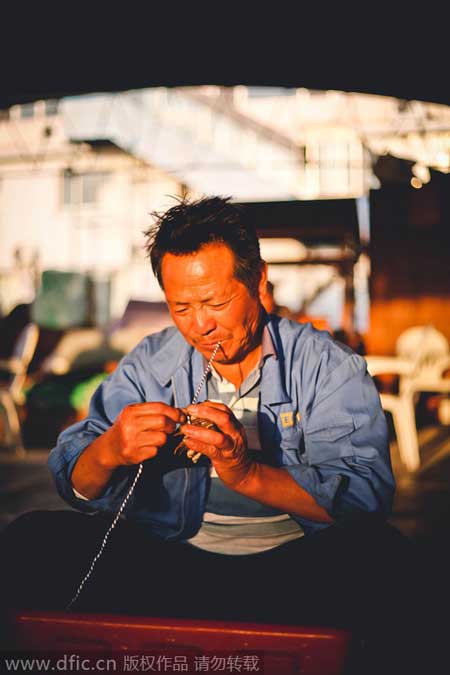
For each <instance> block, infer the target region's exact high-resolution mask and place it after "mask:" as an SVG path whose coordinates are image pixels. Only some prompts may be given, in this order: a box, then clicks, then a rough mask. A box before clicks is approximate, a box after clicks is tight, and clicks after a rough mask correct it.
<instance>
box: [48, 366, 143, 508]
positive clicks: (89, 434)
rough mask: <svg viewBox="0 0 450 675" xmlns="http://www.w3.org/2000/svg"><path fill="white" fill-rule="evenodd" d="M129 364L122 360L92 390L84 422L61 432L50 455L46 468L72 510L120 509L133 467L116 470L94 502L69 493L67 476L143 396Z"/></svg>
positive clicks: (69, 483) (132, 476) (70, 485)
mask: <svg viewBox="0 0 450 675" xmlns="http://www.w3.org/2000/svg"><path fill="white" fill-rule="evenodd" d="M132 369H133V366H132V364H131V363H130V362H129V361H128V360H127V358H125V359H124V360H123V361H122V362H121V364H120V365H119V367H118V368H117V370H116V371H115V372H114V373H113V374H112V375H110V376H109V377H108V378H106V379H105V380H104V381H103V382H102V383H101V384H100V385H99V387H98V388H97V389H96V391H95V393H94V395H93V397H92V399H91V403H90V407H89V413H88V416H87V417H86V419H84V420H82V421H81V422H78V423H77V424H74V425H72V426H71V427H68V428H67V429H65V430H64V431H63V432H62V433H61V434H60V435H59V437H58V439H57V444H56V446H55V447H54V448H53V450H52V451H51V452H50V455H49V459H48V465H49V468H50V471H51V473H52V475H53V478H54V481H55V485H56V489H57V491H58V493H59V495H60V496H61V497H62V499H64V501H66V502H67V503H69V504H70V505H71V506H73V507H74V508H76V509H78V510H80V511H85V512H88V513H92V512H98V511H106V512H115V511H117V509H118V508H119V507H120V504H121V502H122V500H123V497H124V495H125V494H126V490H127V488H128V486H129V485H131V482H132V480H133V478H134V474H135V472H136V471H137V467H131V469H130V467H119V468H118V469H116V470H115V472H114V473H113V476H112V478H111V480H110V482H109V484H108V486H107V488H106V489H105V492H104V493H103V494H102V495H101V497H99V498H98V499H91V500H85V499H80V498H79V497H77V496H76V495H75V493H74V491H73V486H72V481H71V475H72V471H73V469H74V467H75V464H76V463H77V461H78V458H79V456H80V455H81V453H82V452H83V451H84V450H85V448H87V447H88V446H89V445H90V444H91V443H92V442H93V441H95V440H96V438H98V437H99V436H100V435H101V434H103V433H104V432H105V431H107V430H108V429H109V428H110V427H111V425H112V424H113V422H114V420H115V419H116V417H117V416H118V414H119V413H120V412H121V410H122V409H123V408H125V407H126V406H127V405H130V404H132V403H141V402H143V400H144V397H143V393H142V391H141V390H140V388H139V385H138V378H136V377H133V373H132V372H131V370H132Z"/></svg>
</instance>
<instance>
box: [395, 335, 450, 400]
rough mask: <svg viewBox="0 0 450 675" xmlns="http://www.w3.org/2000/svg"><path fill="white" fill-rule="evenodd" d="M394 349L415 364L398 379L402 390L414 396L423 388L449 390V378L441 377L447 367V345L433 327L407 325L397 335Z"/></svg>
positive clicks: (449, 358) (449, 354) (449, 357)
mask: <svg viewBox="0 0 450 675" xmlns="http://www.w3.org/2000/svg"><path fill="white" fill-rule="evenodd" d="M396 352H397V354H398V355H399V356H400V357H401V358H404V359H408V360H410V361H411V362H412V363H413V364H414V368H413V369H412V370H411V372H409V373H406V374H405V375H404V376H402V377H401V378H400V391H401V393H408V394H410V395H411V396H413V397H415V395H416V394H417V393H419V392H422V391H424V392H426V391H429V392H437V393H449V392H450V377H444V373H445V371H446V370H449V369H450V346H449V344H448V340H447V338H446V337H445V335H443V334H442V333H440V332H439V331H438V330H436V328H434V326H431V325H428V326H414V327H413V328H408V330H406V331H405V332H404V333H402V334H401V335H400V337H399V338H398V340H397V344H396Z"/></svg>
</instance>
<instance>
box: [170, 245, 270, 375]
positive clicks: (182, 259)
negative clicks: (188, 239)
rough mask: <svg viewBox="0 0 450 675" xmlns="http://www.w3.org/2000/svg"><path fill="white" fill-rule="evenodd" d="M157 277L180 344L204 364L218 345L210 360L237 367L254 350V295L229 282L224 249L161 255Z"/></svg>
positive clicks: (229, 260) (230, 257) (229, 261)
mask: <svg viewBox="0 0 450 675" xmlns="http://www.w3.org/2000/svg"><path fill="white" fill-rule="evenodd" d="M161 276H162V281H163V286H164V292H165V295H166V299H167V303H168V306H169V310H170V313H171V315H172V318H173V320H174V322H175V325H176V326H177V328H178V330H179V331H180V333H181V334H182V335H183V337H184V338H185V340H186V341H187V342H188V343H189V344H191V345H192V346H193V347H195V348H196V349H197V350H198V351H199V352H201V353H202V354H203V355H204V356H205V357H206V358H209V357H210V356H211V352H212V351H213V349H214V347H215V345H216V344H217V342H218V341H219V340H220V342H221V346H220V349H219V352H218V354H217V357H216V360H217V361H218V362H222V363H238V362H239V361H240V360H241V359H242V358H244V357H245V356H246V355H247V354H248V353H249V352H250V351H251V350H252V349H253V348H254V346H255V341H256V340H257V339H258V330H259V328H260V324H261V318H262V313H261V312H262V306H261V302H260V297H259V295H260V294H261V293H263V291H264V289H265V285H266V278H267V274H266V270H265V267H263V268H262V273H261V279H260V282H259V286H258V292H259V295H257V296H253V295H252V294H251V293H250V291H249V290H248V288H247V287H246V286H245V285H244V284H243V283H242V282H241V281H239V280H238V279H236V277H235V276H234V254H233V253H232V251H231V250H230V249H229V248H228V246H226V245H225V244H220V243H217V244H216V243H214V244H207V245H205V246H203V247H202V248H201V249H200V250H199V251H197V252H195V253H192V254H189V255H173V254H172V253H166V254H165V255H164V257H163V260H162V266H161Z"/></svg>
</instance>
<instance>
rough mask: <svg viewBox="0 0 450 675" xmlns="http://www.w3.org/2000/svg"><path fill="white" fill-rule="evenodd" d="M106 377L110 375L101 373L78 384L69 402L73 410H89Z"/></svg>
mask: <svg viewBox="0 0 450 675" xmlns="http://www.w3.org/2000/svg"><path fill="white" fill-rule="evenodd" d="M106 377H108V373H99V374H98V375H94V376H93V377H90V378H89V379H88V380H85V381H84V382H80V384H77V385H76V387H74V388H73V390H72V392H71V394H70V399H69V400H70V405H71V406H72V408H75V410H87V409H88V407H89V403H90V402H91V398H92V396H93V394H94V392H95V390H96V389H97V387H98V385H99V384H100V383H101V382H103V380H104V379H105V378H106Z"/></svg>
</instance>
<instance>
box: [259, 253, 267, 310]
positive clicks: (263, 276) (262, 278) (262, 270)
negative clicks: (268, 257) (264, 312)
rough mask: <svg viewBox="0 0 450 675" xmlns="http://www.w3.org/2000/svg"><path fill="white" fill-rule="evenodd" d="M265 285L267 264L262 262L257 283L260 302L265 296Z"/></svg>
mask: <svg viewBox="0 0 450 675" xmlns="http://www.w3.org/2000/svg"><path fill="white" fill-rule="evenodd" d="M266 285H267V263H266V261H265V260H262V261H261V265H260V277H259V283H258V296H259V299H260V301H262V299H263V298H264V297H265V295H266Z"/></svg>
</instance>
